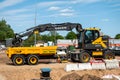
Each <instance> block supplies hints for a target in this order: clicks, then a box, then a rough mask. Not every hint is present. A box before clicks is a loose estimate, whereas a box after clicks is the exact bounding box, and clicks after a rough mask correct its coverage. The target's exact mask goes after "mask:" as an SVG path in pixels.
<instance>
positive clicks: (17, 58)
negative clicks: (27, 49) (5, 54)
mask: <svg viewBox="0 0 120 80" xmlns="http://www.w3.org/2000/svg"><path fill="white" fill-rule="evenodd" d="M12 62H13V64H14V65H23V64H24V63H25V57H24V56H23V55H20V54H17V55H14V56H13V58H12Z"/></svg>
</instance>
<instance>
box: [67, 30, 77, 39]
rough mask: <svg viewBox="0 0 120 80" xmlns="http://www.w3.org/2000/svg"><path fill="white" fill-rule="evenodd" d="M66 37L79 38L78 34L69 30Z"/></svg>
mask: <svg viewBox="0 0 120 80" xmlns="http://www.w3.org/2000/svg"><path fill="white" fill-rule="evenodd" d="M65 38H66V39H76V38H77V36H76V34H75V33H74V32H72V31H71V32H69V33H68V34H67V35H66V37H65Z"/></svg>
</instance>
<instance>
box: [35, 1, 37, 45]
mask: <svg viewBox="0 0 120 80" xmlns="http://www.w3.org/2000/svg"><path fill="white" fill-rule="evenodd" d="M36 18H37V0H36V2H35V26H36ZM36 42H37V40H36V33H34V46H36Z"/></svg>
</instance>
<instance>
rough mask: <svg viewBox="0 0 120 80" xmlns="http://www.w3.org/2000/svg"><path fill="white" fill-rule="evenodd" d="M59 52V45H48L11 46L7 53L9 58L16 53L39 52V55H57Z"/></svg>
mask: <svg viewBox="0 0 120 80" xmlns="http://www.w3.org/2000/svg"><path fill="white" fill-rule="evenodd" d="M56 52H57V46H46V47H9V48H8V49H7V51H6V54H7V56H8V57H9V58H11V57H12V55H14V54H25V55H27V54H38V55H45V56H47V55H55V54H56Z"/></svg>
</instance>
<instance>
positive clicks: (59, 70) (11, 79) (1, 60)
mask: <svg viewBox="0 0 120 80" xmlns="http://www.w3.org/2000/svg"><path fill="white" fill-rule="evenodd" d="M117 58H118V59H120V57H117ZM66 64H69V63H51V60H45V61H42V60H40V61H39V64H38V65H32V66H30V65H22V66H15V65H13V64H12V62H11V60H9V59H8V57H7V56H6V54H5V53H0V80H32V79H40V69H41V68H44V67H49V68H51V69H52V71H51V74H50V75H51V78H52V79H53V80H60V79H61V78H62V77H64V76H65V75H69V74H72V73H76V74H78V75H80V76H83V75H85V74H87V75H94V76H96V77H102V76H104V75H108V74H114V75H120V69H110V70H81V71H71V72H65V71H64V68H65V66H66ZM73 80H74V79H73Z"/></svg>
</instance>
